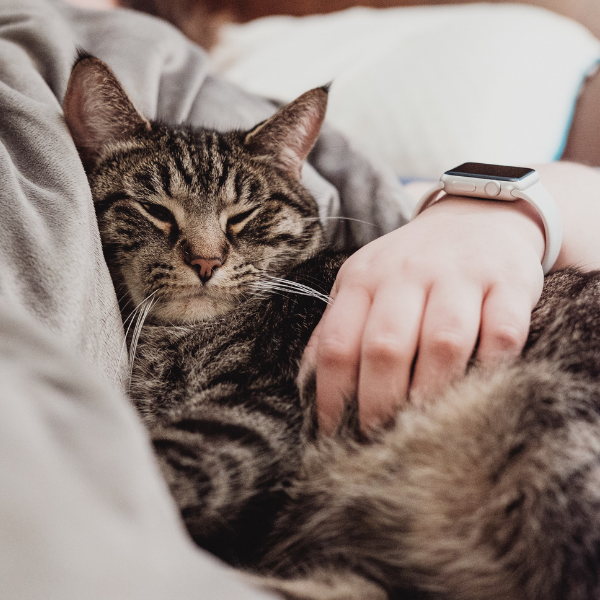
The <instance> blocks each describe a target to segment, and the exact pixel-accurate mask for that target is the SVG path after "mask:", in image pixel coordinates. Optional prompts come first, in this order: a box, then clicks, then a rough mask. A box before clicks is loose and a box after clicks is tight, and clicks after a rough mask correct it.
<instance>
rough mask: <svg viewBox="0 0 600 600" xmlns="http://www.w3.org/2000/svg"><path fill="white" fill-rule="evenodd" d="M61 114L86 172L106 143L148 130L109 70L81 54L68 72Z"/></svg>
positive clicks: (101, 63) (147, 126) (144, 121)
mask: <svg viewBox="0 0 600 600" xmlns="http://www.w3.org/2000/svg"><path fill="white" fill-rule="evenodd" d="M63 111H64V115H65V120H66V122H67V125H68V126H69V130H70V131H71V135H72V136H73V140H74V141H75V145H76V146H77V150H78V151H79V155H80V156H81V160H82V162H83V164H84V166H85V168H86V170H88V171H89V170H90V169H91V168H92V167H93V166H94V164H95V163H96V161H97V159H98V157H99V155H100V151H101V150H102V147H103V146H104V145H105V144H106V143H108V142H110V141H118V140H124V139H127V138H129V137H132V136H134V135H135V134H136V133H138V132H140V131H143V130H149V129H150V123H149V121H148V120H147V119H145V118H144V117H143V116H142V115H141V114H140V113H139V112H138V110H137V109H136V108H135V106H134V105H133V102H132V101H131V100H130V98H129V96H128V95H127V93H126V92H125V90H124V89H123V88H122V86H121V84H120V83H119V80H118V79H117V78H116V77H115V75H114V73H113V72H112V71H111V70H110V68H109V67H108V66H107V65H106V64H105V63H103V62H102V61H101V60H100V59H98V58H95V57H93V56H89V55H86V54H83V53H80V55H79V57H78V59H77V62H76V63H75V65H74V66H73V70H72V71H71V77H70V78H69V84H68V86H67V93H66V95H65V99H64V102H63Z"/></svg>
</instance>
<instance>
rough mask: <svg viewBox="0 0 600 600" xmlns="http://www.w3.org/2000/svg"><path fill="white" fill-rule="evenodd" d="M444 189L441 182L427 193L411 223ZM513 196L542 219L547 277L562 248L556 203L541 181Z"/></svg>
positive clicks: (513, 193) (414, 211)
mask: <svg viewBox="0 0 600 600" xmlns="http://www.w3.org/2000/svg"><path fill="white" fill-rule="evenodd" d="M443 189H444V182H443V181H441V180H440V181H438V182H437V183H436V184H435V186H434V187H433V188H431V189H430V190H429V191H428V192H426V193H425V195H423V196H422V197H421V199H420V200H419V201H418V202H417V205H416V206H415V208H414V210H413V214H412V217H411V221H412V219H414V218H415V217H416V216H418V215H419V214H420V213H422V212H423V211H424V210H425V209H426V208H427V207H428V206H431V204H433V203H434V202H436V201H437V200H438V197H439V195H440V192H441V191H443ZM453 193H454V192H453ZM511 195H512V196H513V197H515V198H521V199H522V200H525V201H526V202H528V203H529V204H531V206H533V207H534V208H535V210H536V212H537V213H538V214H539V215H540V218H541V219H542V223H543V225H544V235H545V237H546V249H545V250H544V256H543V257H542V268H543V270H544V275H546V274H547V273H548V272H549V271H550V269H551V268H552V267H553V266H554V263H555V262H556V259H557V258H558V255H559V253H560V248H561V246H562V222H561V218H560V212H559V210H558V206H557V204H556V201H555V200H554V198H553V197H552V196H551V195H550V193H549V192H548V190H547V189H546V188H545V187H544V186H543V185H542V184H541V182H540V181H537V182H536V183H534V184H533V185H532V186H531V187H529V188H527V190H525V191H521V190H513V191H512V192H511ZM468 197H471V196H468ZM475 199H477V198H475ZM480 199H481V200H486V201H489V200H494V198H480ZM500 201H502V200H500ZM505 201H506V200H505Z"/></svg>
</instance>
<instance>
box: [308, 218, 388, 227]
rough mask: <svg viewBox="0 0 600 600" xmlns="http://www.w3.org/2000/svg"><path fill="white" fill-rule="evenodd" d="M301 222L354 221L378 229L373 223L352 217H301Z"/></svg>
mask: <svg viewBox="0 0 600 600" xmlns="http://www.w3.org/2000/svg"><path fill="white" fill-rule="evenodd" d="M302 220H303V221H355V222H356V223H363V224H364V225H369V226H371V227H376V228H379V226H378V225H376V224H375V223H371V222H370V221H364V220H363V219H354V218H353V217H303V218H302Z"/></svg>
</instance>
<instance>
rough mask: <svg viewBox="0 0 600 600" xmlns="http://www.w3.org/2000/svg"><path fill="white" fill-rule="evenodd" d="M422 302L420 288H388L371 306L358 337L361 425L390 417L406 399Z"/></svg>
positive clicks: (372, 423)
mask: <svg viewBox="0 0 600 600" xmlns="http://www.w3.org/2000/svg"><path fill="white" fill-rule="evenodd" d="M424 305H425V290H424V289H423V288H422V287H420V286H419V287H412V286H411V287H404V288H401V292H400V293H399V291H398V288H397V287H394V288H391V287H388V288H386V289H382V290H380V291H379V292H378V293H377V295H376V296H375V299H374V300H373V304H372V306H371V310H370V312H369V317H368V319H367V323H366V325H365V330H364V333H363V337H362V347H361V359H360V374H359V383H358V407H359V418H360V423H361V427H362V428H363V429H364V428H367V427H369V426H373V425H376V424H380V423H382V422H384V421H386V420H387V419H389V418H390V417H392V416H393V415H394V413H395V411H396V410H397V409H398V407H399V406H401V405H402V403H403V402H404V401H405V400H406V395H407V393H408V386H409V382H410V371H411V367H412V363H413V360H414V357H415V353H416V350H417V341H418V337H419V330H420V328H421V319H422V316H423V308H424Z"/></svg>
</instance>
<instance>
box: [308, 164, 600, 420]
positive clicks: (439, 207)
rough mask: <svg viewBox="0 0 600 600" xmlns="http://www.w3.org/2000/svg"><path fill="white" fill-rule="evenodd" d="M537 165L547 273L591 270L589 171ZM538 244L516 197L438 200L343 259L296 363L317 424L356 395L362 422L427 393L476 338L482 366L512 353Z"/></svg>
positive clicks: (532, 289)
mask: <svg viewBox="0 0 600 600" xmlns="http://www.w3.org/2000/svg"><path fill="white" fill-rule="evenodd" d="M537 170H538V171H539V172H540V175H541V178H542V181H543V182H544V185H545V186H546V187H547V188H548V189H549V191H550V192H551V193H552V194H553V195H554V197H555V199H556V201H557V203H558V205H559V210H560V212H561V217H562V220H563V227H564V240H563V246H562V249H561V253H560V255H559V258H558V260H557V262H556V265H555V267H554V268H555V269H558V268H562V267H564V266H568V265H576V266H580V267H583V268H595V267H600V240H599V239H598V236H597V235H596V228H595V224H596V223H600V202H598V195H600V174H598V173H597V172H596V171H594V170H593V169H589V168H586V167H583V166H581V165H576V164H569V163H554V164H551V165H544V166H541V167H538V169H537ZM543 251H544V236H543V228H542V226H541V222H540V220H539V218H538V217H537V215H536V214H535V212H534V211H533V210H532V209H530V207H529V206H528V205H527V204H526V203H524V202H515V203H510V204H509V203H505V202H481V201H478V200H470V199H467V198H458V197H451V196H448V197H445V198H444V199H443V200H442V201H440V202H438V203H436V204H435V205H434V206H432V207H430V208H428V209H427V210H426V211H424V212H423V213H422V214H421V215H419V217H417V218H416V219H415V220H414V221H413V222H412V223H409V224H408V225H406V226H405V227H403V228H401V229H399V230H396V231H394V232H392V233H390V234H388V235H387V236H383V237H382V238H379V239H378V240H375V241H374V242H372V243H371V244H368V245H367V246H365V247H363V248H362V249H361V250H359V251H358V252H357V253H356V254H354V255H353V256H352V257H351V258H350V259H349V260H348V261H347V263H346V264H345V265H344V267H343V268H342V270H341V271H340V274H339V276H338V279H337V281H336V284H335V286H334V289H333V291H332V296H333V297H334V298H335V300H334V304H333V306H332V307H331V308H328V310H327V311H326V313H325V315H324V317H323V319H322V321H321V323H320V324H319V327H318V328H317V330H316V332H315V335H314V336H313V339H312V340H311V344H310V345H309V348H307V351H306V354H305V359H304V363H303V372H306V371H307V370H308V369H309V368H310V365H314V364H315V363H316V372H317V397H318V406H319V418H320V423H321V426H322V428H323V429H324V430H325V431H332V430H333V429H334V428H335V426H336V424H337V422H338V421H339V415H340V412H341V408H342V406H343V398H344V397H350V396H351V395H352V394H353V393H355V392H356V391H357V392H358V402H359V415H360V419H361V423H362V425H363V427H366V426H369V425H372V424H374V423H378V422H381V421H384V420H385V419H386V418H388V417H389V416H391V415H392V414H393V411H394V410H395V409H396V408H397V407H398V406H399V405H401V404H402V403H403V402H404V401H405V399H406V397H407V393H408V391H409V389H410V393H411V394H414V395H415V396H417V395H418V396H425V397H429V396H432V395H435V393H437V392H438V391H439V390H440V389H442V388H443V387H444V386H445V385H447V384H448V383H450V382H451V381H452V380H453V379H454V378H456V377H457V376H459V375H461V374H462V373H464V370H465V368H466V365H467V362H468V361H469V359H470V357H471V355H472V353H473V350H474V348H475V346H476V344H477V342H478V341H479V343H478V346H477V351H476V357H477V359H478V360H479V361H480V362H482V363H484V364H493V363H495V362H498V361H501V360H505V359H508V358H511V357H514V356H515V355H517V354H518V353H519V352H520V351H521V349H522V347H523V344H524V343H525V340H526V338H527V331H528V326H529V316H530V312H531V309H532V308H533V306H535V304H536V302H537V300H538V298H539V295H540V293H541V288H542V281H543V276H542V269H541V265H540V259H541V256H542V254H543ZM413 361H414V370H413Z"/></svg>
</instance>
